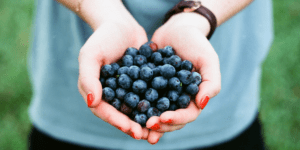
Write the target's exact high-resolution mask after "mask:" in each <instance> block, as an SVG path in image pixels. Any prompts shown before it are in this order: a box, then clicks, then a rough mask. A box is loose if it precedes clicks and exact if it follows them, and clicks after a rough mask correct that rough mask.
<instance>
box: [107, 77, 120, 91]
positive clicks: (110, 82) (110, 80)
mask: <svg viewBox="0 0 300 150" xmlns="http://www.w3.org/2000/svg"><path fill="white" fill-rule="evenodd" d="M105 85H106V86H107V87H110V88H112V89H113V90H115V89H116V88H117V86H118V85H117V79H116V78H114V77H110V78H108V79H107V80H106V81H105Z"/></svg>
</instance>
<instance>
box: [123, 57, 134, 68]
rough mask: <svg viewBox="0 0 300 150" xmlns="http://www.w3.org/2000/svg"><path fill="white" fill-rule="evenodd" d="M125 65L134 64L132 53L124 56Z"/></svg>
mask: <svg viewBox="0 0 300 150" xmlns="http://www.w3.org/2000/svg"><path fill="white" fill-rule="evenodd" d="M122 62H123V66H127V67H130V66H132V65H133V57H132V56H131V55H124V56H123V58H122Z"/></svg>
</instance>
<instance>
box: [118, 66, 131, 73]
mask: <svg viewBox="0 0 300 150" xmlns="http://www.w3.org/2000/svg"><path fill="white" fill-rule="evenodd" d="M128 70H129V67H127V66H123V67H121V68H119V69H118V72H117V75H121V74H127V72H128Z"/></svg>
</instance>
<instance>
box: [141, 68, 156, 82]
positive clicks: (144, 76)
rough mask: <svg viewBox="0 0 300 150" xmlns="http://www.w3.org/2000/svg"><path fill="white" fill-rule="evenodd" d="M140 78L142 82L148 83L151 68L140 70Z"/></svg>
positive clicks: (150, 76)
mask: <svg viewBox="0 0 300 150" xmlns="http://www.w3.org/2000/svg"><path fill="white" fill-rule="evenodd" d="M140 77H141V79H142V80H144V81H147V82H148V81H150V80H151V79H152V77H153V71H152V69H151V68H149V67H144V68H142V69H141V72H140Z"/></svg>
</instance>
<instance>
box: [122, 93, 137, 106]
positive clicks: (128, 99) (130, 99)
mask: <svg viewBox="0 0 300 150" xmlns="http://www.w3.org/2000/svg"><path fill="white" fill-rule="evenodd" d="M139 101H140V97H139V96H138V95H136V94H134V93H133V92H129V93H127V94H126V95H125V97H124V102H125V104H126V105H127V106H129V107H131V108H135V107H136V106H137V104H138V103H139Z"/></svg>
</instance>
